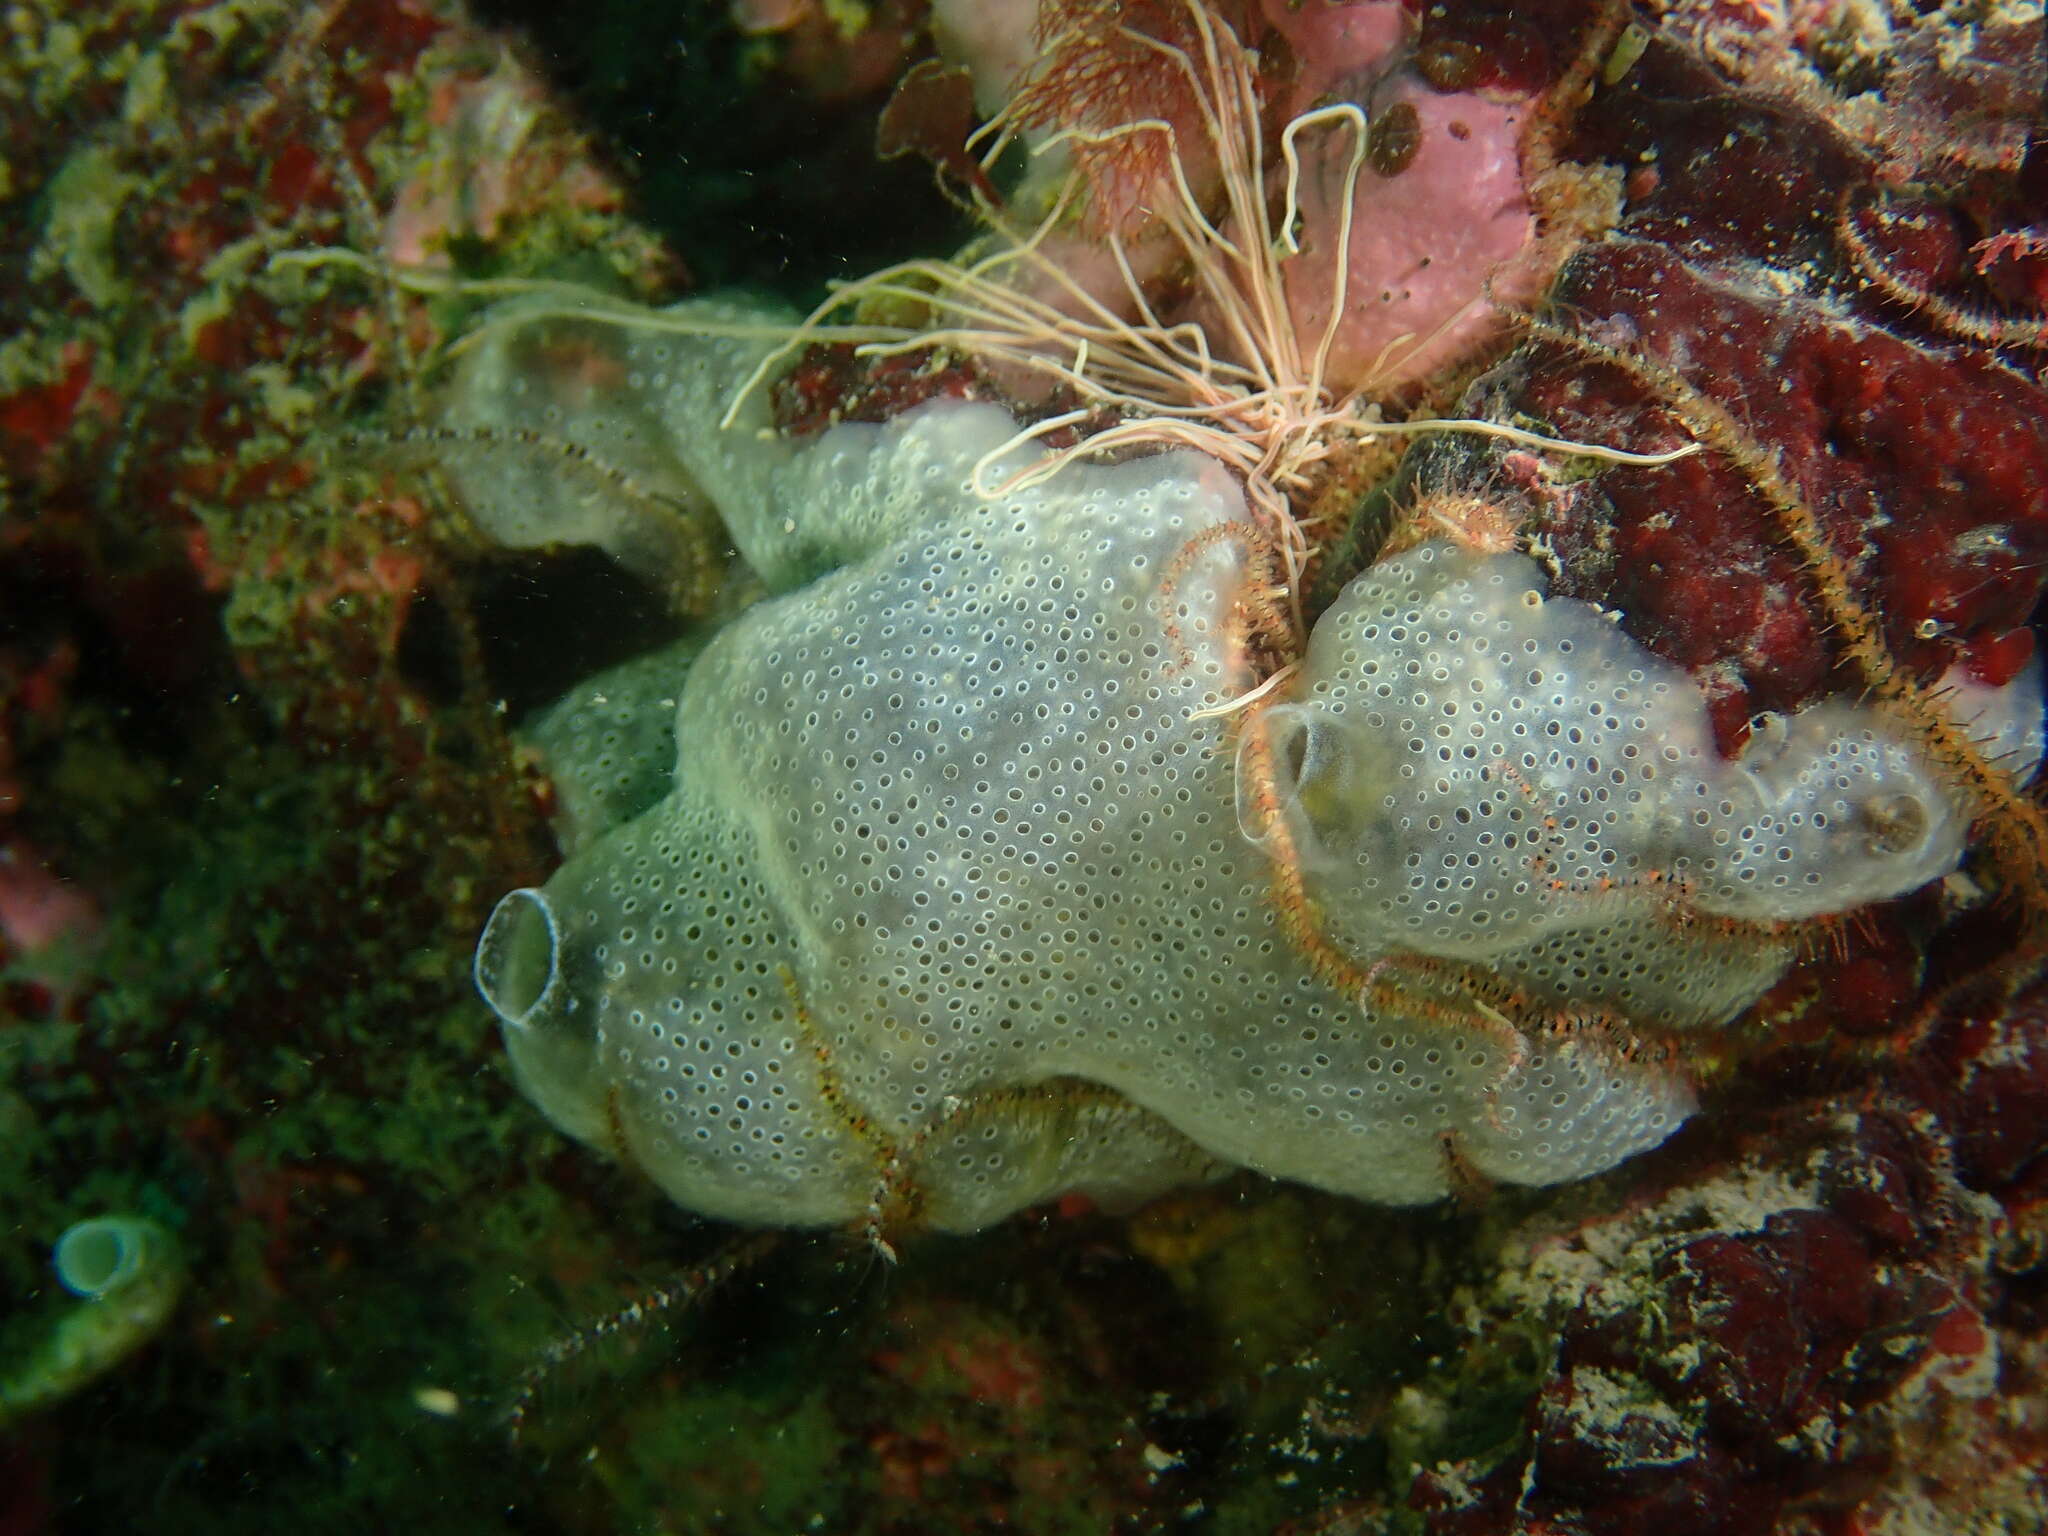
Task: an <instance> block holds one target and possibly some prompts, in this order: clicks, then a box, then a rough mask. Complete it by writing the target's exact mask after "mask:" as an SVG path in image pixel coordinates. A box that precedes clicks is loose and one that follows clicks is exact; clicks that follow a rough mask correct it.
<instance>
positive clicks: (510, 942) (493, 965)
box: [475, 887, 561, 1029]
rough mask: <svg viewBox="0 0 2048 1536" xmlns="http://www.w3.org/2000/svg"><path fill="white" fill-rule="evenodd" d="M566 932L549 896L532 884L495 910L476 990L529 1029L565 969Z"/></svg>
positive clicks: (480, 946) (482, 946) (511, 1024)
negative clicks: (558, 926) (557, 920)
mask: <svg viewBox="0 0 2048 1536" xmlns="http://www.w3.org/2000/svg"><path fill="white" fill-rule="evenodd" d="M560 962H561V936H560V934H559V933H558V931H557V930H556V927H555V914H554V910H553V908H551V907H550V906H549V905H548V899H547V897H546V896H545V895H543V894H542V893H541V892H539V891H537V890H534V889H532V888H530V887H521V888H520V889H518V890H516V891H511V892H509V893H507V894H506V896H505V897H504V898H503V899H502V900H501V901H499V903H498V905H497V906H496V907H495V908H494V909H493V910H492V912H491V917H490V921H489V922H487V923H485V924H484V931H483V936H482V937H481V938H480V939H478V940H477V946H476V966H475V974H476V989H477V991H478V992H479V993H481V994H482V996H483V1000H484V1001H485V1002H486V1003H489V1004H490V1005H491V1011H492V1012H493V1013H495V1014H497V1016H498V1018H499V1019H500V1020H501V1021H503V1023H504V1024H505V1026H506V1027H507V1028H510V1029H524V1028H526V1027H527V1026H528V1025H529V1023H531V1022H533V1021H534V1019H535V1015H536V1014H537V1013H538V1012H539V1010H540V1008H541V1005H542V1004H543V1003H545V1002H546V1001H547V1000H548V997H549V994H550V993H552V992H553V990H554V988H555V983H556V981H557V979H558V978H559V976H560V971H561V965H560Z"/></svg>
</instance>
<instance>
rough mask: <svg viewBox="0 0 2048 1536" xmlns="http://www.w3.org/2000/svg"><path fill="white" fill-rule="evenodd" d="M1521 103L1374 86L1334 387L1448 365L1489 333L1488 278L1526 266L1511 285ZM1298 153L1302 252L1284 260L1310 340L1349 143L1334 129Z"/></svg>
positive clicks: (1327, 273)
mask: <svg viewBox="0 0 2048 1536" xmlns="http://www.w3.org/2000/svg"><path fill="white" fill-rule="evenodd" d="M1527 110H1528V104H1527V102H1526V101H1521V100H1507V99H1503V100H1495V99H1491V98H1489V97H1488V96H1486V95H1484V94H1482V93H1479V92H1467V91H1460V92H1454V93H1450V94H1442V93H1439V92H1436V91H1434V90H1431V89H1430V88H1429V87H1428V86H1427V85H1424V84H1423V83H1422V82H1420V81H1412V80H1401V81H1398V82H1396V83H1395V84H1394V85H1393V86H1392V87H1391V88H1390V89H1387V90H1385V91H1382V92H1379V93H1377V98H1376V100H1375V103H1374V110H1373V113H1372V116H1373V119H1374V124H1375V126H1374V128H1373V131H1372V134H1371V144H1372V148H1371V153H1370V154H1369V155H1368V157H1367V161H1366V164H1365V166H1364V167H1363V168H1362V169H1361V171H1360V172H1359V178H1358V185H1357V189H1356V192H1355V193H1354V195H1353V200H1352V222H1351V231H1350V241H1349V252H1348V259H1347V261H1346V271H1345V281H1344V285H1343V294H1342V298H1343V305H1344V312H1343V318H1342V319H1341V320H1340V322H1339V323H1338V325H1337V327H1336V330H1335V332H1334V335H1333V337H1332V340H1331V346H1330V355H1329V369H1328V378H1329V381H1330V382H1331V383H1332V384H1334V385H1335V386H1336V387H1337V388H1339V389H1340V390H1347V389H1355V388H1359V387H1362V386H1366V385H1371V386H1372V387H1373V388H1375V389H1388V388H1398V387H1399V386H1400V385H1402V384H1405V383H1411V382H1413V381H1416V380H1419V379H1422V378H1425V377H1427V376H1429V375H1430V374H1432V373H1434V372H1436V371H1437V370H1438V369H1441V368H1443V367H1445V366H1447V365H1450V364H1454V363H1456V362H1457V361H1458V360H1459V359H1460V358H1462V357H1464V356H1467V355H1469V354H1470V353H1471V352H1473V351H1475V350H1476V349H1477V348H1479V347H1480V346H1482V345H1484V344H1485V343H1486V342H1488V341H1490V340H1492V339H1493V338H1494V337H1495V336H1496V335H1497V334H1498V333H1499V328H1500V323H1501V322H1500V319H1499V316H1498V314H1497V313H1496V312H1495V309H1494V307H1493V305H1492V304H1491V303H1489V302H1488V293H1487V289H1488V284H1489V282H1493V283H1494V284H1495V285H1496V286H1498V285H1499V284H1502V283H1506V284H1507V285H1508V286H1509V288H1510V289H1511V290H1512V289H1514V288H1516V287H1518V286H1531V285H1533V283H1534V281H1535V274H1534V273H1533V271H1532V272H1531V273H1530V274H1529V276H1528V278H1527V279H1526V281H1524V282H1522V283H1520V284H1518V283H1517V282H1516V278H1517V276H1518V274H1517V273H1516V271H1515V263H1516V260H1517V258H1518V257H1521V256H1523V255H1524V253H1525V252H1528V251H1529V250H1530V249H1531V247H1532V246H1533V245H1534V242H1535V237H1536V219H1535V215H1534V213H1533V212H1532V211H1531V209H1530V206H1529V200H1528V197H1527V195H1526V192H1525V190H1524V188H1523V184H1522V173H1521V166H1520V161H1519V158H1518V156H1517V153H1516V141H1517V139H1518V137H1519V135H1520V132H1521V125H1522V122H1523V119H1524V117H1525V115H1526V113H1527ZM1304 139H1305V140H1307V136H1306V135H1304ZM1304 150H1305V153H1304V156H1303V165H1302V177H1301V234H1300V239H1301V246H1302V254H1301V255H1300V257H1298V258H1297V259H1296V260H1294V261H1292V262H1290V263H1289V264H1288V267H1287V288H1288V304H1289V307H1290V309H1291V310H1292V312H1293V316H1294V325H1295V331H1296V333H1297V335H1298V336H1299V337H1300V338H1301V340H1302V343H1303V345H1304V346H1305V347H1313V346H1314V345H1315V344H1316V343H1317V341H1318V340H1319V339H1320V338H1321V337H1322V335H1323V333H1324V330H1325V328H1326V327H1327V326H1328V325H1329V322H1330V315H1331V313H1332V307H1333V305H1334V304H1335V303H1336V302H1337V300H1338V297H1339V293H1338V284H1337V261H1338V260H1339V257H1340V254H1341V253H1342V252H1343V246H1342V245H1341V244H1340V240H1341V224H1342V218H1341V215H1342V204H1341V199H1342V197H1343V188H1344V178H1345V171H1346V168H1347V166H1348V165H1349V163H1350V159H1351V156H1352V155H1353V153H1354V152H1355V145H1354V140H1353V135H1352V134H1350V133H1349V132H1346V131H1344V130H1343V129H1342V128H1341V127H1338V126H1336V125H1332V126H1331V127H1329V128H1323V129H1319V130H1316V131H1315V132H1314V137H1313V140H1312V141H1309V142H1305V144H1304ZM1501 296H1502V297H1505V298H1510V299H1521V298H1524V297H1527V296H1528V295H1524V294H1521V293H1519V292H1514V291H1509V292H1506V293H1504V294H1502V295H1501Z"/></svg>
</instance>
